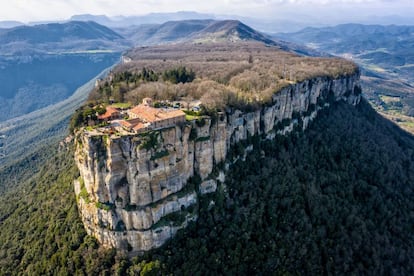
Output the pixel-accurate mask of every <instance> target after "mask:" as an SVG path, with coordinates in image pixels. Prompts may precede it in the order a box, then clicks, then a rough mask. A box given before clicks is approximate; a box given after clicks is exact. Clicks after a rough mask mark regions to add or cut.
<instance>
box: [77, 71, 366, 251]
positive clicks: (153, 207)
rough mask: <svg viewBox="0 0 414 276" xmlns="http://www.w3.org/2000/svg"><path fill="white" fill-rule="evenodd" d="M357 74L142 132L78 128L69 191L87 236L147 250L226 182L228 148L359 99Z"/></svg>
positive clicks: (109, 244) (302, 85) (303, 125)
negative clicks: (75, 172) (250, 108)
mask: <svg viewBox="0 0 414 276" xmlns="http://www.w3.org/2000/svg"><path fill="white" fill-rule="evenodd" d="M360 91H361V89H360V86H359V74H357V73H356V74H354V75H350V76H343V77H339V78H336V79H332V78H329V77H318V78H314V79H310V80H306V81H303V82H300V83H297V84H292V85H290V86H288V87H286V88H284V89H282V90H281V91H279V92H277V93H276V94H274V95H273V97H272V103H271V104H269V105H268V106H266V107H263V108H262V109H261V110H257V111H254V112H242V111H240V110H235V109H231V108H228V109H227V110H226V112H223V113H219V114H218V116H217V118H209V117H206V118H203V119H201V120H198V121H192V122H186V123H182V124H180V125H176V126H173V127H169V128H164V129H159V130H156V131H155V130H154V131H151V132H147V133H143V134H135V135H133V134H130V135H120V134H116V133H115V134H112V135H106V134H103V133H98V132H92V131H87V130H85V129H80V130H79V131H78V132H77V135H76V140H75V143H76V153H75V160H76V163H77V166H78V168H79V171H80V177H79V179H77V180H75V193H76V195H77V200H78V206H79V210H80V213H81V217H82V220H83V222H84V225H85V228H86V230H87V232H88V234H90V235H93V236H95V237H96V238H97V239H98V240H99V242H100V243H102V244H103V245H104V246H107V247H116V248H119V249H122V250H128V251H131V252H140V251H147V250H150V249H152V248H156V247H159V246H161V245H162V244H163V243H165V241H166V240H168V239H169V238H171V237H173V236H174V235H175V233H176V232H177V231H178V230H179V229H181V228H183V227H186V225H187V224H188V223H189V222H190V221H194V220H196V219H197V215H198V214H197V204H198V198H199V196H201V195H203V194H206V193H210V192H214V191H215V190H216V189H217V185H219V184H220V183H221V182H223V181H224V178H225V171H223V169H222V168H224V167H225V166H220V165H219V164H223V163H224V162H226V160H227V158H228V153H229V151H230V150H231V149H232V146H233V145H235V144H237V143H238V142H240V141H244V140H247V139H248V138H249V137H251V136H254V135H261V136H262V137H264V138H267V139H272V138H273V137H274V136H275V135H276V134H286V133H287V132H290V131H292V130H293V129H294V128H295V127H300V128H301V129H306V128H307V127H308V125H309V122H310V121H311V120H313V119H314V118H315V117H316V116H317V113H318V111H319V110H321V109H323V108H328V107H329V104H330V103H331V102H333V101H341V100H343V101H346V102H348V103H349V104H352V105H356V104H358V103H359V101H360Z"/></svg>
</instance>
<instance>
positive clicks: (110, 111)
mask: <svg viewBox="0 0 414 276" xmlns="http://www.w3.org/2000/svg"><path fill="white" fill-rule="evenodd" d="M116 114H119V110H118V109H116V108H115V107H111V106H107V107H106V112H105V113H104V114H102V115H99V116H98V119H101V120H102V119H109V118H111V117H112V116H114V115H116Z"/></svg>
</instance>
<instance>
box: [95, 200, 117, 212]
mask: <svg viewBox="0 0 414 276" xmlns="http://www.w3.org/2000/svg"><path fill="white" fill-rule="evenodd" d="M95 205H96V208H99V209H102V210H105V211H110V210H112V209H114V208H115V205H114V204H112V203H109V202H105V203H103V202H99V201H98V202H96V204H95Z"/></svg>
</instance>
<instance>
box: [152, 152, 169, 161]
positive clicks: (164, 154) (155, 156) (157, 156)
mask: <svg viewBox="0 0 414 276" xmlns="http://www.w3.org/2000/svg"><path fill="white" fill-rule="evenodd" d="M168 155H170V153H169V152H168V150H162V151H158V152H156V153H154V155H153V156H151V158H150V159H151V160H157V159H160V158H163V157H165V156H168Z"/></svg>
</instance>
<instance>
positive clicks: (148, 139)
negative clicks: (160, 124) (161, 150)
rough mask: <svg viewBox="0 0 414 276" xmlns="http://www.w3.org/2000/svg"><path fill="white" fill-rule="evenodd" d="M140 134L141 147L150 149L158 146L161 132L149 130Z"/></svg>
mask: <svg viewBox="0 0 414 276" xmlns="http://www.w3.org/2000/svg"><path fill="white" fill-rule="evenodd" d="M139 136H140V138H141V144H140V145H139V148H140V149H146V150H147V151H148V150H150V149H155V148H156V147H157V145H158V139H159V136H160V133H159V132H158V131H149V132H144V133H141V134H140V135H139Z"/></svg>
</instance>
